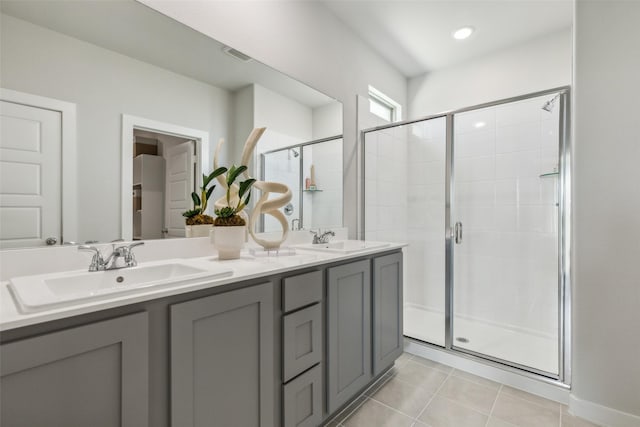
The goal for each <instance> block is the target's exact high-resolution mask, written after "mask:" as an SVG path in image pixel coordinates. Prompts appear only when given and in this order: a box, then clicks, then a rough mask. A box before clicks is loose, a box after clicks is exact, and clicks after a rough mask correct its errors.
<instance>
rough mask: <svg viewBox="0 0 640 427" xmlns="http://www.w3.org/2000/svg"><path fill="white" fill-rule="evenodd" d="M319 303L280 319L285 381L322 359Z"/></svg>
mask: <svg viewBox="0 0 640 427" xmlns="http://www.w3.org/2000/svg"><path fill="white" fill-rule="evenodd" d="M321 307H322V305H321V304H315V305H312V306H311V307H307V308H305V309H304V310H300V311H296V312H295V313H291V314H287V315H286V316H284V318H283V319H282V321H283V325H282V329H283V333H282V365H283V366H282V370H283V380H284V382H287V381H289V380H291V379H292V378H293V377H295V376H296V375H298V374H300V373H302V372H304V371H306V370H307V369H309V368H310V367H312V366H313V365H315V364H316V363H318V362H320V361H321V360H322V325H321V323H322V312H321Z"/></svg>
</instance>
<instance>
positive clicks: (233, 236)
mask: <svg viewBox="0 0 640 427" xmlns="http://www.w3.org/2000/svg"><path fill="white" fill-rule="evenodd" d="M210 235H211V243H213V245H214V246H215V247H216V250H217V251H218V259H221V260H224V259H237V258H240V251H241V250H242V248H243V247H244V242H245V239H246V235H247V231H246V226H244V225H236V226H220V225H219V226H216V227H213V229H212V230H211V234H210Z"/></svg>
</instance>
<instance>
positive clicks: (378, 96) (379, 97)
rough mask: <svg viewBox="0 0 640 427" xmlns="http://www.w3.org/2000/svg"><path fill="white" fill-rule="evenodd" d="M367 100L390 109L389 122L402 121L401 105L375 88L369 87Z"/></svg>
mask: <svg viewBox="0 0 640 427" xmlns="http://www.w3.org/2000/svg"><path fill="white" fill-rule="evenodd" d="M369 99H374V100H375V101H377V102H378V103H380V104H383V105H385V104H386V105H388V106H389V107H390V108H391V110H392V111H391V116H392V117H391V122H390V123H395V122H400V121H402V105H400V104H399V103H398V102H396V101H394V100H393V99H391V98H390V97H389V96H388V95H386V94H384V93H382V92H380V91H379V90H378V89H376V88H375V87H373V86H371V85H369Z"/></svg>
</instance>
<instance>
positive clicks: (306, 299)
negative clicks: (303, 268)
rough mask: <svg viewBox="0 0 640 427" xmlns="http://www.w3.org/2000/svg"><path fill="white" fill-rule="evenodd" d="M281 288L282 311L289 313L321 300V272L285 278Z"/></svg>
mask: <svg viewBox="0 0 640 427" xmlns="http://www.w3.org/2000/svg"><path fill="white" fill-rule="evenodd" d="M283 282H284V284H283V286H282V311H284V312H285V313H286V312H289V311H292V310H295V309H298V308H300V307H304V306H305V305H309V304H313V303H314V302H318V301H321V300H322V271H312V272H311V273H306V274H300V275H299V276H293V277H287V278H286V279H284V281H283Z"/></svg>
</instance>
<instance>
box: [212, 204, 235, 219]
mask: <svg viewBox="0 0 640 427" xmlns="http://www.w3.org/2000/svg"><path fill="white" fill-rule="evenodd" d="M235 214H236V210H235V209H234V208H232V207H229V206H225V207H223V208H221V209H216V215H218V216H219V217H220V218H229V217H231V216H234V215H235Z"/></svg>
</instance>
